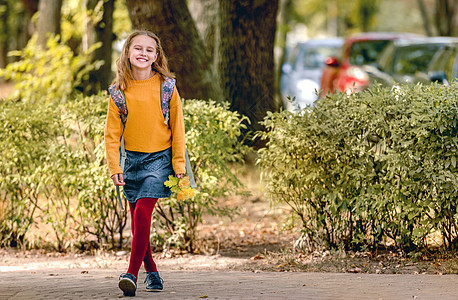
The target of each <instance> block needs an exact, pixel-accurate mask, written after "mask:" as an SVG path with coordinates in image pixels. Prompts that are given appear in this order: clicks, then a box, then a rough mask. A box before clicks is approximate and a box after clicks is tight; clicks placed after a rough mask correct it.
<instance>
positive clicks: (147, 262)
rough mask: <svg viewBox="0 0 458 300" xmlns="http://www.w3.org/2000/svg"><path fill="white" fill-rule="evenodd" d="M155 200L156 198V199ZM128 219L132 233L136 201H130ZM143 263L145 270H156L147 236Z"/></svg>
mask: <svg viewBox="0 0 458 300" xmlns="http://www.w3.org/2000/svg"><path fill="white" fill-rule="evenodd" d="M156 201H157V200H156ZM129 205H130V220H131V228H132V234H133V233H134V228H135V223H134V211H135V205H136V203H130V202H129ZM143 265H144V267H145V270H146V272H148V273H149V272H157V267H156V263H155V262H154V260H153V255H152V251H151V244H150V243H149V237H148V248H147V249H146V253H145V257H144V258H143Z"/></svg>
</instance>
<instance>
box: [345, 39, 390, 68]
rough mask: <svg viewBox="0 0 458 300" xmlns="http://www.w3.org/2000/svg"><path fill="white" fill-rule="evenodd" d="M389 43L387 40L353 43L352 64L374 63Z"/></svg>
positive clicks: (351, 48)
mask: <svg viewBox="0 0 458 300" xmlns="http://www.w3.org/2000/svg"><path fill="white" fill-rule="evenodd" d="M388 43H389V41H386V40H381V41H362V42H355V43H353V44H352V45H351V47H350V57H349V60H350V64H352V65H357V66H361V65H368V64H371V63H374V62H375V61H376V60H377V58H378V57H379V55H380V52H382V50H383V49H384V48H385V47H386V45H387V44H388Z"/></svg>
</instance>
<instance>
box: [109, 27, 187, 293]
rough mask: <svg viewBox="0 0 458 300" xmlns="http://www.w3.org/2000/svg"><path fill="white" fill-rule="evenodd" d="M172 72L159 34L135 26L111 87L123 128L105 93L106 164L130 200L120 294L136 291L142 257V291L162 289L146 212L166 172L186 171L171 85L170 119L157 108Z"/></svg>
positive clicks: (161, 193)
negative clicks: (120, 95)
mask: <svg viewBox="0 0 458 300" xmlns="http://www.w3.org/2000/svg"><path fill="white" fill-rule="evenodd" d="M167 77H168V78H173V74H172V73H170V71H169V69H168V65H167V59H166V57H165V54H164V51H163V49H162V46H161V42H160V40H159V38H158V37H157V36H156V35H155V34H154V33H152V32H149V31H135V32H133V33H132V34H131V35H130V36H129V37H128V38H127V40H126V42H125V44H124V46H123V48H122V53H121V55H120V57H119V59H118V61H117V76H116V81H115V84H116V88H117V89H119V90H121V91H123V92H124V95H125V99H126V105H127V111H128V117H127V122H126V123H125V128H124V129H123V125H122V123H121V115H120V112H119V110H118V107H117V106H116V104H115V103H114V101H113V99H112V97H110V101H109V105H108V114H107V121H106V127H105V146H106V157H107V163H108V168H109V170H110V176H111V179H112V180H113V183H114V184H115V185H116V186H124V195H125V196H126V198H127V200H128V201H129V206H130V213H131V219H132V221H131V222H132V223H131V227H132V233H133V238H132V248H131V253H130V262H129V268H128V270H127V273H123V274H121V276H120V277H119V288H120V289H121V290H122V291H123V293H124V295H125V296H135V292H136V290H137V278H138V272H139V269H140V266H141V264H142V261H143V263H144V268H145V270H146V272H147V276H146V279H145V282H147V286H146V290H147V291H160V290H162V289H163V286H162V282H163V281H162V279H161V278H160V277H159V274H158V272H157V268H156V264H155V263H154V261H153V257H152V254H151V247H150V243H149V237H150V227H151V214H152V212H153V209H154V206H155V205H156V202H157V200H158V198H166V197H170V195H171V191H170V189H169V188H167V187H165V186H164V182H165V181H166V180H168V176H169V175H173V174H176V176H177V177H178V178H182V177H183V174H184V173H185V142H184V141H185V140H184V120H183V111H182V107H181V101H180V96H179V94H178V91H177V90H176V87H174V89H173V94H172V98H171V100H170V112H169V122H168V123H167V122H164V115H163V113H162V110H161V82H162V81H164V80H166V78H167ZM123 131H124V141H125V149H126V156H127V157H126V161H125V167H124V173H123V170H122V169H121V166H120V163H119V162H120V155H119V147H120V143H121V142H120V139H121V136H122V134H123Z"/></svg>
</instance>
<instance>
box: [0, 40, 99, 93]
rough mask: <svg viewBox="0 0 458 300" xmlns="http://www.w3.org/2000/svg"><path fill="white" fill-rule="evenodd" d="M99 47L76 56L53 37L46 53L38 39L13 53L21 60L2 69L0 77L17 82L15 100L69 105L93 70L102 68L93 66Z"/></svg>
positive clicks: (12, 53)
mask: <svg viewBox="0 0 458 300" xmlns="http://www.w3.org/2000/svg"><path fill="white" fill-rule="evenodd" d="M98 46H100V45H96V46H95V47H98ZM95 47H94V48H92V49H90V50H89V51H88V52H87V53H82V54H80V55H78V56H75V55H74V54H73V52H72V50H71V49H70V47H69V46H66V45H65V44H63V43H59V42H58V37H51V38H49V39H48V42H47V50H43V49H40V48H39V47H37V45H36V36H34V37H32V39H31V40H30V41H29V43H28V44H27V47H26V48H25V49H24V50H22V51H12V52H10V53H9V55H12V56H17V57H19V58H20V60H19V61H17V62H13V63H10V64H9V65H7V66H6V68H5V69H0V77H4V78H5V79H8V80H13V81H14V82H15V83H16V84H15V91H14V94H13V96H12V97H13V98H15V99H22V100H23V101H31V102H35V101H39V102H46V101H57V102H66V101H68V100H69V99H70V98H71V97H72V96H74V95H75V92H76V91H77V90H78V89H80V90H81V89H82V90H84V87H83V86H82V80H83V79H87V78H86V77H87V76H88V73H89V71H91V70H93V69H96V68H98V67H100V62H95V63H89V62H90V59H89V54H90V53H91V52H92V51H93V50H94V49H95Z"/></svg>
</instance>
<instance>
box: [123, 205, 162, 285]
mask: <svg viewBox="0 0 458 300" xmlns="http://www.w3.org/2000/svg"><path fill="white" fill-rule="evenodd" d="M156 203H157V199H154V198H142V199H138V201H137V203H136V204H135V205H131V216H132V231H133V238H132V248H131V251H130V262H129V269H128V270H127V273H131V274H132V275H134V276H135V278H138V271H139V270H140V266H141V264H142V261H143V260H144V259H145V258H146V257H145V256H146V255H147V253H146V252H147V249H149V252H150V254H149V255H151V246H150V243H149V235H150V227H151V215H152V213H153V210H154V206H155V205H156ZM152 260H153V258H152V256H151V261H152ZM148 263H150V261H149V258H148ZM153 263H154V262H153ZM147 267H152V266H145V268H147ZM147 271H149V270H147Z"/></svg>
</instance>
